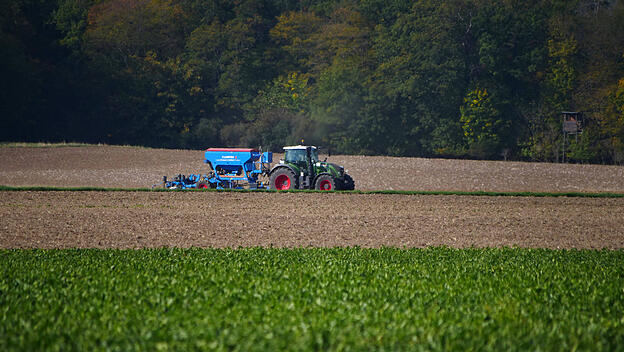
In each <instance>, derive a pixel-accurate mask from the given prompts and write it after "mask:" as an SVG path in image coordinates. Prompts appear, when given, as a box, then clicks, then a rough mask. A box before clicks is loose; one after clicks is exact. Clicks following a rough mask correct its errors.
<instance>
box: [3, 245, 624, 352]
mask: <svg viewBox="0 0 624 352" xmlns="http://www.w3.org/2000/svg"><path fill="white" fill-rule="evenodd" d="M0 273H2V274H0V312H1V314H0V350H2V351H27V350H28V351H30V350H63V351H72V350H75V351H92V350H116V351H162V350H175V351H178V350H216V351H225V350H229V351H283V350H297V351H318V350H323V351H344V350H356V351H359V350H387V351H417V350H433V351H466V350H479V351H526V350H546V351H573V350H591V351H616V350H621V349H622V348H623V347H624V318H622V317H623V316H624V314H623V313H624V291H623V289H622V288H623V287H624V251H623V250H548V249H519V248H489V249H477V248H470V249H451V248H446V247H429V248H425V249H397V248H380V249H363V248H357V247H356V248H325V249H322V248H294V249H276V248H266V249H263V248H244V249H243V248H239V249H199V248H191V249H167V248H162V249H141V250H98V249H67V250H20V249H14V250H0Z"/></svg>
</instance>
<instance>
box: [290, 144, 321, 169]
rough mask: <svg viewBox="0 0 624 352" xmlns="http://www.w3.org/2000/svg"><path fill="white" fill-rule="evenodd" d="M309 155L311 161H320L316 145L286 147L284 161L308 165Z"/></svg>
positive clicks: (303, 165)
mask: <svg viewBox="0 0 624 352" xmlns="http://www.w3.org/2000/svg"><path fill="white" fill-rule="evenodd" d="M308 155H309V159H310V162H312V163H313V164H316V163H317V162H318V160H319V158H318V149H317V148H316V147H314V146H303V145H297V146H294V147H284V162H286V163H292V164H297V165H299V164H300V165H301V166H302V167H306V165H307V163H308Z"/></svg>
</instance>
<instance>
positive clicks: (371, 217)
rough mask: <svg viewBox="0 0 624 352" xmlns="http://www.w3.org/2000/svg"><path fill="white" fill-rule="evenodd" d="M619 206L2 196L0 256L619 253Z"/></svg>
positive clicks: (358, 198) (464, 199) (259, 196)
mask: <svg viewBox="0 0 624 352" xmlns="http://www.w3.org/2000/svg"><path fill="white" fill-rule="evenodd" d="M623 213H624V199H595V198H594V199H586V198H531V197H475V196H407V195H358V194H318V193H314V194H309V193H296V194H283V193H282V194H276V193H215V192H191V193H188V192H184V193H180V192H171V193H148V192H0V218H1V219H2V223H1V225H0V248H74V247H79V248H93V247H95V248H142V247H161V246H176V247H190V246H199V247H238V246H267V247H268V246H275V247H300V246H303V247H307V246H315V247H317V246H318V247H333V246H362V247H380V246H398V247H403V246H406V247H424V246H432V245H448V246H452V247H459V248H462V247H469V246H477V247H486V246H487V247H490V246H519V247H545V248H624V222H622V221H621V220H622V219H621V214H623Z"/></svg>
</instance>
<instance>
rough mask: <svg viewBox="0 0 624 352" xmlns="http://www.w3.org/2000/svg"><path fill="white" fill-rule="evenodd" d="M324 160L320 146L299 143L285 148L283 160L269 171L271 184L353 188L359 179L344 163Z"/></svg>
mask: <svg viewBox="0 0 624 352" xmlns="http://www.w3.org/2000/svg"><path fill="white" fill-rule="evenodd" d="M326 160H327V158H326V159H325V160H324V161H320V160H319V157H318V148H317V147H314V146H304V145H297V146H292V147H284V160H280V162H279V164H277V165H275V166H274V167H273V168H272V169H271V171H270V173H269V187H270V188H271V189H277V190H289V189H317V190H322V191H334V190H353V189H355V182H354V181H353V178H351V176H349V175H348V174H347V173H346V172H345V170H344V168H343V167H342V166H340V165H336V164H332V163H328V162H326Z"/></svg>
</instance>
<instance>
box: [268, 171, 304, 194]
mask: <svg viewBox="0 0 624 352" xmlns="http://www.w3.org/2000/svg"><path fill="white" fill-rule="evenodd" d="M269 182H270V184H269V186H270V188H271V189H276V190H278V191H286V190H289V189H295V188H297V187H296V184H295V174H294V173H293V172H292V171H290V170H289V169H286V168H279V169H277V170H275V171H273V173H271V177H270V179H269Z"/></svg>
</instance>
